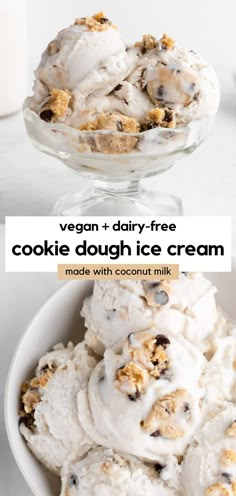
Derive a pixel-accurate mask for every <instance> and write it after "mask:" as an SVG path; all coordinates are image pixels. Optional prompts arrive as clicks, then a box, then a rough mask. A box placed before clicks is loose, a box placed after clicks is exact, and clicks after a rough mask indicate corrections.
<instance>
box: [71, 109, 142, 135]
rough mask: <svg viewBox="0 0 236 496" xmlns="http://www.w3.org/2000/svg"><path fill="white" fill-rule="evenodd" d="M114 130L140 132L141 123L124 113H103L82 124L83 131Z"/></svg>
mask: <svg viewBox="0 0 236 496" xmlns="http://www.w3.org/2000/svg"><path fill="white" fill-rule="evenodd" d="M102 129H104V130H112V131H119V132H121V133H131V134H132V133H133V134H135V133H138V132H139V123H138V121H136V119H133V118H132V117H126V115H122V114H115V113H114V114H112V113H105V112H104V113H102V114H100V115H98V117H97V118H96V119H95V120H93V121H89V122H86V123H85V124H82V125H81V126H80V130H81V131H98V130H102Z"/></svg>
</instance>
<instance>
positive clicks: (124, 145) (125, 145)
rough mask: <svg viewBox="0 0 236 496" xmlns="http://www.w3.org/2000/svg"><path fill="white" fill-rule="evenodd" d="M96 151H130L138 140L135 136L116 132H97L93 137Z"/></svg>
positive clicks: (114, 152)
mask: <svg viewBox="0 0 236 496" xmlns="http://www.w3.org/2000/svg"><path fill="white" fill-rule="evenodd" d="M94 141H95V145H96V149H97V151H99V152H101V153H107V154H111V155H116V154H117V155H120V154H123V153H130V152H131V151H132V150H133V149H134V147H135V146H136V144H137V142H138V138H137V137H136V136H128V135H121V136H119V135H118V134H106V135H105V134H104V135H102V134H100V135H99V134H98V135H97V136H95V138H94Z"/></svg>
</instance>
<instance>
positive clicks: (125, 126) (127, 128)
mask: <svg viewBox="0 0 236 496" xmlns="http://www.w3.org/2000/svg"><path fill="white" fill-rule="evenodd" d="M80 130H81V131H99V130H111V131H118V132H120V133H127V134H137V133H138V132H139V123H138V121H136V119H133V118H132V117H126V116H125V115H122V114H112V113H111V114H109V113H101V114H100V115H98V117H97V118H96V119H95V120H93V121H88V122H86V123H85V124H83V125H82V126H80ZM137 141H138V138H137V137H136V136H127V135H125V134H124V135H120V136H119V135H118V134H112V133H111V134H97V135H96V136H94V142H95V147H96V149H97V151H99V152H102V153H108V154H121V153H129V152H131V151H132V150H133V148H134V147H135V145H136V144H137Z"/></svg>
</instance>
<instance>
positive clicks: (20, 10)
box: [0, 0, 28, 117]
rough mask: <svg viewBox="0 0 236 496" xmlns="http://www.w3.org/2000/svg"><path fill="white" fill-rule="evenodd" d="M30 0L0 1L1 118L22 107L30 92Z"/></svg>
mask: <svg viewBox="0 0 236 496" xmlns="http://www.w3.org/2000/svg"><path fill="white" fill-rule="evenodd" d="M26 17H27V16H26V0H0V117H3V116H5V115H9V114H12V113H14V112H17V111H18V110H20V109H21V107H22V103H23V100H24V98H25V97H26V94H27V83H28V64H27V22H26Z"/></svg>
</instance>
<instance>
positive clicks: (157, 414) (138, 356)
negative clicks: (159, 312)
mask: <svg viewBox="0 0 236 496" xmlns="http://www.w3.org/2000/svg"><path fill="white" fill-rule="evenodd" d="M204 367H205V359H204V357H203V355H202V354H201V353H200V352H199V351H198V350H197V348H195V347H194V346H193V345H192V344H190V343H189V342H188V341H187V340H185V339H184V338H183V337H182V336H178V337H175V336H173V335H170V334H168V335H163V334H160V333H159V331H158V330H157V329H150V330H148V331H144V332H140V333H136V334H134V333H131V334H130V335H129V337H128V339H127V340H126V341H125V343H124V345H123V350H122V351H121V352H120V353H118V352H117V353H115V352H114V351H112V350H107V351H106V352H105V355H104V360H103V361H101V362H99V363H98V365H97V366H96V367H95V369H94V371H93V373H92V375H91V378H90V380H89V385H88V390H87V392H86V390H84V391H82V392H80V393H79V394H78V410H79V420H80V422H81V424H82V425H83V428H84V429H85V431H86V432H87V433H88V435H89V436H90V437H91V438H92V439H93V440H94V441H95V442H96V443H97V444H102V445H103V446H107V447H112V448H114V449H119V450H122V451H125V452H127V453H131V454H133V455H136V456H139V457H142V458H145V459H147V460H154V461H159V462H160V463H162V462H163V456H164V459H165V457H168V456H170V455H182V454H183V453H184V450H185V449H186V447H187V445H188V443H189V442H190V440H191V437H192V435H193V433H194V431H195V429H196V428H197V426H198V425H199V423H200V421H201V410H200V402H201V398H202V396H203V390H202V387H201V376H202V373H203V370H204Z"/></svg>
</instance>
